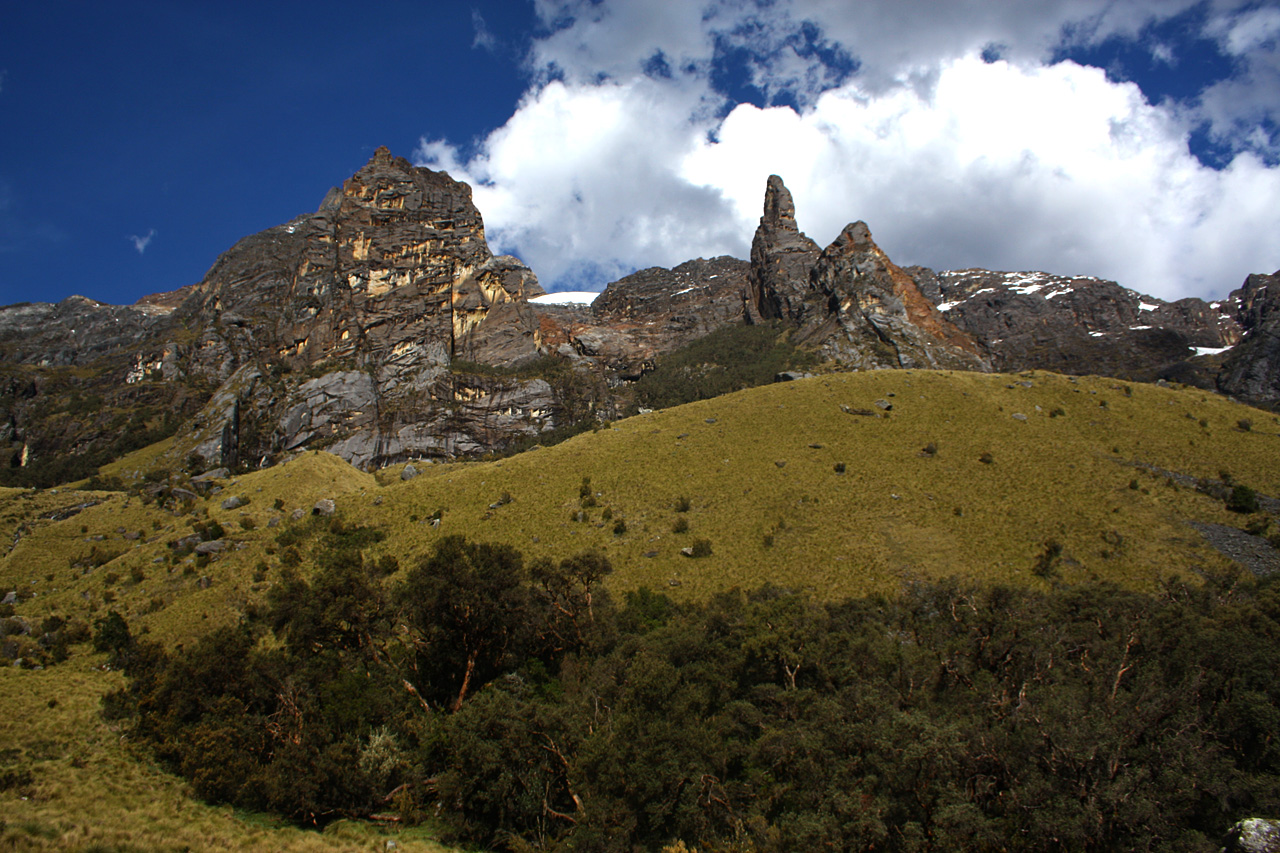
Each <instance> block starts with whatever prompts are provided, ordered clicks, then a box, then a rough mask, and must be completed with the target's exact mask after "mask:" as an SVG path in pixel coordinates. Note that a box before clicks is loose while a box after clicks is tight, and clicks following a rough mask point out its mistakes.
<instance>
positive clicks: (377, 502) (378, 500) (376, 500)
mask: <svg viewBox="0 0 1280 853" xmlns="http://www.w3.org/2000/svg"><path fill="white" fill-rule="evenodd" d="M373 505H374V506H382V495H378V496H377V497H376V498H374V499H373Z"/></svg>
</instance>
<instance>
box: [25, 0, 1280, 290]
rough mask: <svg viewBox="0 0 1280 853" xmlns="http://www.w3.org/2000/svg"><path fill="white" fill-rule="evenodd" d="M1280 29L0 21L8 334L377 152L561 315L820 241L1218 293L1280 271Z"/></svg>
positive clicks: (601, 6) (532, 12)
mask: <svg viewBox="0 0 1280 853" xmlns="http://www.w3.org/2000/svg"><path fill="white" fill-rule="evenodd" d="M1278 127H1280V7H1277V4H1276V3H1274V2H1267V3H1261V2H1254V1H1253V0H1251V1H1250V2H1234V0H1206V2H1199V3H1197V2H1190V0H1155V2H1150V0H1148V2H1129V3H1126V2H1122V0H1117V1H1116V2H1103V0H1055V1H1054V2H1019V3H1016V4H1015V3H992V2H976V0H947V2H938V0H895V2H889V0H864V2H848V0H769V2H763V0H761V1H760V2H757V0H715V2H711V0H706V1H705V2H691V0H536V2H535V1H534V0H475V2H472V3H466V2H417V3H414V2H378V3H366V4H353V3H338V2H308V3H305V4H303V3H272V4H249V3H240V2H221V3H193V2H186V3H159V2H155V3H146V2H131V0H121V2H115V3H110V4H90V3H84V2H79V3H69V2H57V0H52V2H44V3H41V4H21V5H19V4H9V6H7V7H6V9H5V11H3V12H0V303H12V302H17V301H56V300H59V299H62V298H65V297H66V296H68V295H70V294H73V293H79V294H83V295H86V296H91V297H93V298H96V299H100V300H102V301H106V302H113V303H128V302H132V301H134V300H136V299H137V298H139V297H141V296H143V295H144V294H147V293H152V292H157V291H163V290H171V289H174V288H177V287H181V286H183V285H186V284H191V283H194V282H196V281H198V280H199V279H200V278H201V277H202V276H203V274H204V272H205V271H206V270H207V269H208V268H209V267H210V266H211V265H212V264H213V262H214V261H215V260H216V258H217V256H218V255H219V254H220V253H221V252H223V251H225V250H226V249H227V248H228V247H230V246H231V245H232V244H233V243H234V242H235V241H236V240H237V239H239V238H240V237H243V236H245V235H247V234H250V233H253V232H255V231H258V230H261V229H263V228H267V227H270V226H272V225H275V224H278V223H280V222H283V221H286V220H288V219H290V218H292V217H294V216H296V215H298V214H300V213H303V212H306V211H308V210H312V209H314V208H315V207H316V206H317V205H318V204H319V202H320V199H321V198H323V196H324V193H325V191H326V190H327V189H328V188H329V187H330V186H332V185H335V184H339V183H341V182H342V181H343V180H344V179H345V178H346V177H348V176H349V175H350V174H351V173H352V172H354V171H355V170H356V169H358V168H359V167H360V166H361V165H362V164H363V163H364V162H365V161H366V160H367V159H368V158H369V156H370V155H371V154H372V152H373V149H374V148H376V147H377V146H379V145H386V146H388V147H389V148H391V150H392V151H393V152H394V153H396V154H400V155H402V156H406V157H410V158H411V159H414V160H415V161H416V162H419V163H422V164H427V165H431V166H433V167H435V168H448V169H449V171H450V172H451V174H453V175H454V176H455V177H458V178H461V179H465V180H468V181H470V182H471V183H472V184H473V186H474V187H475V190H476V192H475V197H476V201H477V204H478V205H479V206H480V209H481V212H482V213H483V215H484V217H485V221H486V224H487V227H488V232H489V237H490V242H491V243H492V244H493V245H494V248H495V250H496V251H506V252H510V253H513V254H517V255H519V256H520V257H522V258H523V259H524V260H525V261H526V262H527V263H529V264H530V265H531V266H532V267H533V269H534V271H535V272H537V273H538V275H539V276H540V278H541V279H542V281H543V284H544V286H547V287H548V288H549V289H595V290H598V289H599V288H600V287H602V286H603V285H604V284H605V283H606V282H607V281H609V280H611V279H613V278H617V277H619V276H620V275H623V274H625V273H627V272H629V271H631V270H633V269H635V268H638V267H644V266H649V265H654V264H661V265H664V266H670V265H674V264H677V263H679V262H681V261H683V260H686V259H688V258H691V257H696V256H712V255H716V254H724V253H728V254H735V255H737V256H739V257H745V256H746V254H747V251H748V249H749V245H750V240H751V234H752V231H753V230H754V225H755V221H756V219H757V218H758V216H759V212H760V202H761V198H762V194H763V190H764V181H765V178H766V177H767V176H768V175H769V174H770V173H777V174H780V175H782V176H783V178H784V179H785V180H786V182H787V184H788V186H789V187H790V188H791V189H792V192H793V194H794V195H795V197H796V203H797V213H798V218H799V222H800V225H801V227H802V228H804V229H805V230H806V231H807V232H808V233H809V234H810V236H812V237H813V238H814V239H816V240H818V241H819V242H820V243H824V244H825V243H826V242H829V241H830V240H831V239H833V238H834V237H835V236H836V234H837V233H838V232H839V230H840V228H841V227H842V226H843V225H844V224H845V223H846V222H848V221H851V220H854V219H863V220H865V221H866V222H867V223H868V224H869V225H870V227H871V229H872V231H873V233H874V234H875V236H876V239H877V240H878V241H879V242H880V244H881V245H882V246H883V247H884V248H885V249H886V251H888V252H889V254H890V256H891V257H893V258H894V259H895V260H897V261H898V262H899V263H903V264H908V263H922V264H927V265H929V266H934V267H935V268H959V267H965V266H983V267H987V268H993V269H1045V270H1048V271H1050V272H1055V273H1063V274H1088V275H1098V276H1103V277H1108V278H1114V279H1116V280H1118V281H1120V283H1121V284H1124V285H1126V286H1130V287H1133V288H1135V289H1137V290H1141V291H1143V292H1147V293H1151V294H1153V295H1157V296H1161V297H1164V298H1177V297H1181V296H1188V295H1195V296H1204V297H1214V296H1222V295H1225V294H1226V293H1227V292H1228V291H1229V290H1231V289H1233V288H1234V287H1237V286H1238V285H1239V283H1240V282H1241V281H1242V280H1243V278H1244V277H1245V275H1247V274H1248V273H1250V272H1271V271H1273V270H1275V269H1276V268H1277V267H1280V239H1277V237H1276V235H1277V234H1278V233H1280V134H1278V133H1277V129H1278Z"/></svg>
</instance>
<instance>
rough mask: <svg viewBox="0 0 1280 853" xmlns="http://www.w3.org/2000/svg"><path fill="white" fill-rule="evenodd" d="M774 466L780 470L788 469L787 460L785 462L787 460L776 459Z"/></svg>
mask: <svg viewBox="0 0 1280 853" xmlns="http://www.w3.org/2000/svg"><path fill="white" fill-rule="evenodd" d="M773 464H774V465H777V466H778V467H779V468H786V467H787V460H785V459H776V460H774V463H773Z"/></svg>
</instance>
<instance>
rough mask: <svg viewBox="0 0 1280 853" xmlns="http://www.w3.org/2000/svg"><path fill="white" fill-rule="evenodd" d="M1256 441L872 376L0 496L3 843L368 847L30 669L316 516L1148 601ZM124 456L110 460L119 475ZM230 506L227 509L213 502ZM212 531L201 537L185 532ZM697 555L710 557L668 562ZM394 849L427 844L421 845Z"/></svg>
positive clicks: (1251, 461) (1092, 407) (84, 650)
mask: <svg viewBox="0 0 1280 853" xmlns="http://www.w3.org/2000/svg"><path fill="white" fill-rule="evenodd" d="M1277 449H1280V421H1278V420H1277V418H1276V417H1275V416H1273V415H1271V414H1268V413H1264V412H1260V411H1257V410H1252V409H1249V408H1246V407H1243V406H1239V405H1237V404H1234V403H1232V402H1230V401H1229V400H1226V399H1223V398H1220V397H1216V396H1213V395H1210V394H1206V393H1204V392H1200V391H1188V390H1176V389H1171V388H1161V387H1155V386H1144V385H1136V384H1123V383H1119V382H1116V381H1114V380H1107V379H1098V378H1074V379H1073V378H1068V377H1062V376H1057V375H1053V374H1040V373H1037V374H1026V375H1020V376H984V375H977V374H968V373H955V374H952V373H932V372H924V371H882V372H874V373H855V374H833V375H827V376H820V377H815V378H813V379H808V380H803V381H799V382H793V383H785V384H778V385H773V386H769V387H764V388H757V389H753V390H750V391H744V392H741V393H737V394H732V395H728V396H725V397H720V398H716V399H713V400H708V401H704V402H700V403H695V404H691V405H688V406H682V407H678V408H674V409H668V410H664V411H658V412H653V413H650V414H646V415H642V416H638V417H634V418H630V419H627V420H625V421H621V422H618V423H616V424H614V425H612V427H611V428H608V429H602V430H599V431H597V432H595V433H588V434H583V435H581V436H578V437H576V438H574V439H571V440H570V441H567V442H565V443H563V444H560V445H556V446H554V447H548V448H540V449H535V450H533V451H530V452H527V453H524V454H521V455H519V456H515V457H511V458H507V459H503V460H500V461H495V462H481V463H460V464H453V465H426V464H420V465H417V466H416V467H417V468H418V469H419V470H420V472H421V473H420V474H419V475H418V476H416V477H413V478H411V479H408V480H402V479H401V477H400V472H401V469H400V468H395V469H388V470H386V471H383V472H380V473H379V474H378V475H376V476H374V475H369V474H364V473H361V472H359V471H356V470H355V469H353V468H351V467H350V466H348V465H346V464H345V463H343V462H341V461H340V460H338V459H336V458H335V457H332V456H328V455H326V454H323V453H309V454H305V455H303V456H301V457H299V458H297V459H295V460H293V461H292V462H289V463H287V464H285V465H282V466H279V467H277V468H273V469H270V470H266V471H262V472H257V473H254V474H249V475H245V476H242V477H238V478H236V479H234V480H232V481H230V482H226V481H220V482H219V483H218V484H217V486H218V489H219V490H218V491H217V492H216V493H213V494H209V495H208V496H206V497H202V498H200V499H197V500H195V501H193V502H189V503H188V504H183V503H178V504H177V506H176V510H175V511H170V510H166V509H163V508H162V507H161V506H160V504H159V503H158V502H156V501H154V500H151V499H149V498H145V497H144V496H143V495H142V494H127V493H121V492H84V491H77V490H70V489H58V490H48V491H42V492H30V491H23V490H6V491H4V492H3V493H0V541H3V542H5V543H6V546H8V545H9V544H10V543H12V547H8V550H7V553H6V554H5V556H4V558H3V560H2V561H0V594H3V593H4V592H7V591H9V590H17V591H18V592H19V597H20V601H19V603H18V604H17V605H16V607H13V608H12V610H11V612H9V611H6V612H4V614H3V615H5V616H10V615H12V616H17V617H21V619H23V620H25V623H26V624H27V625H28V626H29V628H30V630H31V632H32V634H31V635H30V636H23V635H14V636H10V637H6V638H4V639H5V641H6V642H9V643H13V644H15V645H14V646H13V647H12V648H11V651H13V652H14V653H15V654H16V655H17V656H19V657H22V658H23V659H24V660H25V661H26V662H27V664H28V665H30V664H31V663H32V662H44V663H47V664H48V667H47V668H46V669H43V670H34V669H29V668H20V667H12V666H10V667H4V668H2V669H0V678H2V679H3V684H2V685H0V734H2V736H3V740H4V743H5V744H6V748H5V751H3V752H0V780H3V785H2V786H0V787H2V788H3V790H0V814H3V815H4V818H3V820H4V821H5V823H4V825H3V832H4V836H3V838H4V842H3V843H4V844H6V845H9V846H12V847H15V848H16V849H43V848H58V847H70V848H76V847H83V846H86V845H88V844H90V843H94V842H101V843H103V844H108V845H125V846H130V848H131V849H132V848H133V847H138V848H142V849H171V848H174V847H182V846H183V845H190V846H192V847H197V848H202V849H220V848H229V847H237V846H238V847H262V846H270V847H273V848H279V849H344V848H362V849H370V847H372V846H376V843H380V842H377V840H376V839H375V838H374V837H373V835H371V834H369V833H371V832H372V831H370V830H365V829H363V828H358V827H351V826H349V825H338V826H337V827H336V828H331V829H330V831H329V832H328V833H326V834H325V835H323V836H321V835H316V834H305V833H298V832H295V831H293V830H285V829H279V828H271V827H269V826H266V825H264V824H263V823H262V822H261V821H260V820H256V819H254V818H251V817H248V816H244V815H237V814H233V813H231V812H229V811H227V810H224V809H215V808H209V807H204V806H200V805H196V804H193V803H192V802H191V801H190V800H189V799H188V798H187V797H186V794H185V792H184V786H183V785H182V784H181V783H180V782H178V781H175V780H174V779H173V778H172V777H170V776H168V775H166V774H163V773H160V772H159V771H157V770H155V769H153V768H152V767H151V766H150V765H149V764H148V763H147V762H146V760H145V757H144V756H138V755H135V754H134V753H132V752H131V751H130V748H129V745H128V744H127V743H122V742H120V740H119V738H118V736H117V734H116V733H115V731H114V730H113V729H112V728H111V727H110V726H108V725H107V724H105V723H103V722H102V721H101V720H100V718H99V717H98V715H97V710H96V709H97V702H98V699H99V697H100V696H101V695H102V694H103V693H104V692H106V691H107V690H110V689H112V688H113V687H115V686H117V685H118V683H119V676H118V675H117V674H115V673H110V672H103V671H102V670H101V669H98V668H96V665H100V664H101V662H102V660H103V658H104V656H103V655H100V654H94V653H93V652H92V650H91V648H90V646H89V645H87V644H79V645H73V646H72V647H71V649H70V657H69V659H67V660H66V661H64V662H60V663H55V661H54V660H53V654H52V653H51V652H50V651H49V649H42V648H41V647H39V646H38V644H37V643H36V638H37V637H38V636H39V635H40V633H41V628H42V623H44V624H55V623H46V620H47V619H49V618H50V617H57V618H58V619H60V620H66V622H67V623H68V626H70V627H74V626H75V625H77V624H79V625H81V626H83V629H87V628H88V627H89V626H91V625H92V623H93V621H94V620H95V619H98V618H101V617H102V616H103V615H104V614H105V613H107V612H108V611H109V610H116V611H118V612H120V613H121V614H122V615H124V616H125V617H126V618H127V619H128V620H129V623H130V625H132V626H133V627H134V630H135V631H139V630H140V631H144V632H147V633H148V634H149V635H150V636H151V637H152V638H153V639H160V640H162V641H164V642H166V643H171V644H176V643H186V642H190V641H191V640H192V639H193V638H195V637H197V636H199V635H200V634H202V633H204V632H206V631H208V630H209V629H210V628H211V627H213V626H216V625H219V624H227V623H230V622H233V621H235V620H236V618H237V613H238V612H240V611H241V610H242V609H243V608H245V607H247V606H250V605H251V604H253V603H254V602H260V601H261V600H262V599H263V597H264V596H265V594H266V590H267V589H268V588H269V587H270V585H271V584H272V583H273V582H275V581H276V580H278V579H279V578H280V572H281V567H282V562H284V561H288V560H290V559H291V556H290V554H289V547H288V546H287V545H284V544H281V543H279V542H278V541H277V537H278V536H279V534H280V533H281V532H282V531H286V530H290V529H293V528H295V527H297V526H298V525H300V524H305V523H306V522H304V521H297V520H294V519H293V518H292V516H293V515H294V513H295V511H296V510H299V509H300V510H302V511H303V513H304V514H307V515H309V514H310V511H311V509H312V507H313V505H314V504H315V503H316V501H318V500H322V499H333V500H334V501H335V504H336V506H337V512H338V515H339V517H340V518H342V519H344V520H345V521H346V523H348V524H361V525H369V526H374V527H377V528H378V529H380V530H381V531H382V532H383V533H384V534H385V538H384V539H383V540H382V541H381V542H379V543H377V544H375V545H372V546H371V547H370V548H369V550H368V556H370V557H372V558H375V559H376V558H379V557H381V556H384V555H390V556H394V557H395V558H396V559H397V560H398V561H399V563H400V565H402V566H407V565H410V564H411V563H412V562H414V561H415V560H416V559H417V558H418V557H419V556H420V555H423V554H425V553H427V552H428V551H429V550H430V549H431V548H432V546H433V544H434V543H435V542H436V541H437V540H438V539H439V538H440V537H442V536H445V535H449V534H457V533H462V534H466V535H467V536H470V537H472V538H473V539H479V540H487V541H496V542H503V543H509V544H511V545H514V546H516V547H517V548H519V549H520V550H521V551H523V552H524V553H525V555H526V556H527V557H537V556H550V557H563V556H566V555H569V554H572V553H576V552H579V551H583V550H588V549H598V550H601V551H603V552H605V553H606V554H607V555H608V556H609V557H610V559H611V560H612V562H613V565H614V567H615V572H614V574H613V576H612V577H611V579H610V584H611V586H612V588H613V589H614V590H615V591H617V592H621V591H625V590H629V589H635V588H638V587H641V586H648V587H651V588H654V589H657V590H660V591H662V592H665V593H667V594H669V595H672V596H673V597H677V598H698V599H701V598H705V597H707V596H708V595H710V594H711V593H714V592H716V591H718V590H722V589H725V588H728V587H732V586H743V587H754V586H758V585H760V584H763V583H766V582H771V583H774V584H778V585H782V586H787V587H791V588H806V589H811V590H814V591H815V592H816V593H817V594H818V595H820V596H823V597H827V596H830V597H837V596H846V595H857V594H861V593H865V592H871V591H882V592H893V591H896V590H898V589H900V588H901V587H902V586H903V585H904V584H909V583H910V582H911V581H912V580H914V579H917V578H939V577H945V576H950V575H958V576H963V577H968V578H975V579H982V580H988V581H997V582H1010V583H1021V584H1030V585H1037V586H1045V585H1048V584H1053V583H1073V582H1077V581H1082V580H1086V579H1089V578H1100V579H1106V580H1112V581H1115V582H1117V583H1119V584H1121V585H1124V586H1129V587H1132V588H1136V589H1153V588H1155V587H1157V586H1158V585H1160V584H1161V583H1162V582H1163V581H1165V580H1166V579H1168V578H1170V577H1172V576H1179V577H1183V578H1188V579H1192V580H1194V578H1195V577H1196V576H1197V575H1198V574H1199V573H1204V572H1212V573H1229V572H1236V571H1240V568H1239V567H1238V566H1237V565H1236V564H1234V563H1232V562H1231V561H1229V560H1228V559H1227V558H1225V557H1223V556H1222V555H1221V554H1219V553H1218V552H1217V551H1216V550H1214V549H1213V548H1212V547H1210V546H1209V545H1208V544H1207V542H1206V541H1205V539H1204V537H1203V536H1202V535H1201V533H1200V532H1198V530H1197V529H1195V528H1193V527H1191V526H1190V525H1189V524H1188V522H1189V521H1197V522H1201V523H1207V524H1219V525H1226V526H1231V527H1237V528H1239V527H1243V526H1245V524H1246V523H1248V522H1250V521H1253V522H1254V529H1256V530H1260V529H1262V526H1263V524H1264V523H1266V516H1265V515H1264V514H1259V515H1257V516H1254V517H1249V516H1246V515H1242V514H1240V513H1235V512H1230V511H1228V510H1227V509H1226V507H1225V506H1224V502H1223V500H1222V499H1221V498H1220V497H1214V496H1211V495H1210V494H1206V493H1205V492H1204V491H1203V490H1199V489H1197V488H1196V487H1195V481H1196V480H1198V481H1199V482H1200V484H1201V485H1202V487H1211V486H1212V485H1213V484H1219V485H1220V484H1221V483H1222V482H1223V481H1224V480H1230V481H1231V482H1234V483H1241V484H1245V485H1247V486H1249V487H1252V488H1253V489H1256V490H1257V492H1258V493H1260V494H1262V495H1264V496H1266V495H1277V494H1280V454H1277ZM151 455H152V456H154V454H151ZM146 456H147V451H142V452H140V454H139V455H138V456H137V457H135V458H134V459H131V460H128V459H127V460H124V461H122V463H121V464H120V466H118V467H119V471H121V472H125V471H129V470H132V469H136V468H139V467H144V465H145V458H146ZM232 496H235V497H238V498H240V499H241V500H242V501H243V502H244V504H243V505H242V506H240V507H237V508H234V509H223V502H224V501H225V500H226V499H227V498H229V497H232ZM435 519H438V524H437V523H435V522H434V520H435ZM215 522H216V525H217V528H220V529H221V536H220V537H211V534H212V533H216V532H217V528H215V527H214V526H213V524H214V523H215ZM677 531H679V532H677ZM197 532H201V533H203V534H204V535H205V537H206V538H220V539H221V540H222V541H223V542H224V543H225V545H226V547H225V550H222V551H220V552H217V553H213V554H211V555H200V554H196V553H192V552H191V551H190V548H191V544H192V540H190V539H188V540H187V542H186V543H185V544H184V543H183V541H182V540H183V539H184V538H187V537H191V536H193V535H194V534H195V533H197ZM1272 532H1274V528H1273V529H1272ZM699 542H705V543H707V545H709V548H710V555H709V556H701V557H694V558H691V557H687V556H684V555H683V554H682V553H681V551H682V549H684V548H689V549H693V548H694V547H695V544H696V543H699ZM705 547H706V545H704V546H701V547H700V548H699V550H698V553H701V552H702V550H704V549H705ZM303 569H304V571H305V565H304V567H303ZM389 582H390V583H393V584H394V583H395V582H396V580H395V576H394V575H393V576H392V577H391V579H390V581H389ZM83 629H82V630H81V632H80V635H81V636H83V635H84V633H86V631H85V630H83ZM344 833H346V834H344ZM362 833H363V834H362ZM399 843H400V845H401V849H433V848H432V846H431V844H432V843H431V842H430V841H429V840H426V839H425V838H415V837H412V836H407V835H403V836H400V837H399Z"/></svg>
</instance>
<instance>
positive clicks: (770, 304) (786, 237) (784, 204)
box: [747, 175, 822, 322]
mask: <svg viewBox="0 0 1280 853" xmlns="http://www.w3.org/2000/svg"><path fill="white" fill-rule="evenodd" d="M821 252H822V250H821V249H820V248H819V246H818V244H817V243H815V242H813V241H812V240H810V239H809V237H808V236H807V235H805V234H804V232H802V231H801V230H800V228H799V226H797V225H796V207H795V202H794V201H793V200H792V198H791V191H790V190H788V189H787V187H786V185H785V184H783V183H782V178H780V177H778V176H777V175H770V176H769V180H768V182H767V183H766V185H765V191H764V213H763V214H762V215H761V216H760V225H759V226H758V227H757V228H756V233H755V237H753V238H752V240H751V273H750V278H749V287H750V290H749V292H748V296H747V311H748V316H749V317H750V319H751V320H752V321H753V322H758V321H760V320H775V319H787V320H792V321H795V322H802V321H803V320H804V319H805V317H806V314H807V313H809V312H808V311H807V310H806V305H807V302H808V300H809V298H810V297H811V296H812V295H813V284H812V282H811V281H810V273H811V272H812V271H813V268H814V266H815V264H817V262H818V256H819V255H820V254H821Z"/></svg>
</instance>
